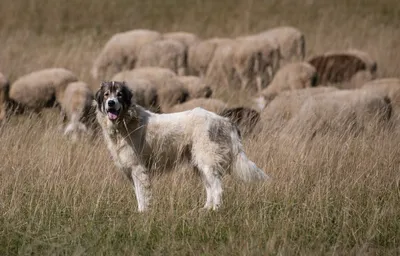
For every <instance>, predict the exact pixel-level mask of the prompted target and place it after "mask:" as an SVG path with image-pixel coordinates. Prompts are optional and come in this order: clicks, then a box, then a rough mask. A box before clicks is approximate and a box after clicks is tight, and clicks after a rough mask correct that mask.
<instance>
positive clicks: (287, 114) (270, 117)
mask: <svg viewBox="0 0 400 256" xmlns="http://www.w3.org/2000/svg"><path fill="white" fill-rule="evenodd" d="M336 90H338V89H337V88H336V87H329V86H326V87H325V86H324V87H312V88H305V89H299V90H289V91H284V92H281V93H280V94H278V95H277V96H276V97H275V98H274V99H273V100H272V101H271V102H270V103H269V104H268V105H266V106H265V108H264V107H263V108H261V122H260V123H259V126H260V127H257V129H261V130H267V131H276V130H278V131H279V130H281V129H282V128H283V127H284V126H285V125H286V123H287V122H288V121H289V120H290V119H291V118H292V117H293V116H294V115H295V114H296V113H297V112H298V111H299V109H300V108H301V106H302V105H303V103H304V102H305V101H306V100H307V99H308V98H309V97H310V96H313V95H317V94H321V93H327V92H332V91H336Z"/></svg>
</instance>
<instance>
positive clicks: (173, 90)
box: [112, 67, 190, 112]
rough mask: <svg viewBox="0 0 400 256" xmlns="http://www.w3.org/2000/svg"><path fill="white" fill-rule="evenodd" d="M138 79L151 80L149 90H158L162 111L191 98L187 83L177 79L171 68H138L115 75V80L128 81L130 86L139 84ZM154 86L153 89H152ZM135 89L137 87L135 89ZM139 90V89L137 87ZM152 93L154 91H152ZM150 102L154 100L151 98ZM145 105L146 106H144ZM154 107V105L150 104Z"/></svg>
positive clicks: (158, 102)
mask: <svg viewBox="0 0 400 256" xmlns="http://www.w3.org/2000/svg"><path fill="white" fill-rule="evenodd" d="M136 79H144V80H147V81H149V83H147V84H148V86H149V87H148V88H149V89H148V90H156V91H157V97H156V99H157V101H156V102H157V104H158V105H157V106H156V108H158V109H159V110H161V111H163V112H164V111H165V110H166V109H168V108H170V107H172V106H173V105H175V104H179V103H183V102H185V101H186V100H188V99H189V97H190V95H189V91H188V90H187V89H186V87H185V85H184V84H183V83H182V82H180V81H179V80H178V79H177V76H176V75H175V74H174V73H173V72H172V71H170V70H168V69H165V68H155V67H147V68H137V69H133V70H130V71H123V72H120V73H118V74H116V75H115V76H114V77H113V79H112V80H113V81H126V82H127V84H128V86H130V88H132V87H135V85H139V83H137V80H136ZM150 88H152V89H150ZM134 90H135V89H134ZM136 91H137V92H138V91H139V90H138V89H136ZM150 95H152V93H150ZM143 97H146V96H143ZM149 100H150V101H149V102H153V103H154V101H152V100H151V99H149ZM144 107H145V106H144ZM148 107H154V106H151V104H150V106H148Z"/></svg>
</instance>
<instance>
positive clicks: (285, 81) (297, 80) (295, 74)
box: [257, 62, 318, 108]
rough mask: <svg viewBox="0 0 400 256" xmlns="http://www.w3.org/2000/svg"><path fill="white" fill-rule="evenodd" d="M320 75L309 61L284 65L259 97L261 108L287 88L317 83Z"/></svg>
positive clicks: (301, 87)
mask: <svg viewBox="0 0 400 256" xmlns="http://www.w3.org/2000/svg"><path fill="white" fill-rule="evenodd" d="M317 81H318V77H317V71H316V69H315V67H314V66H312V65H311V64H309V63H307V62H293V63H289V64H287V65H285V66H284V67H282V68H281V69H280V70H279V71H278V72H277V73H276V75H275V77H274V79H273V80H272V82H271V83H270V84H269V85H268V87H267V88H265V89H264V90H262V91H261V93H260V95H261V96H260V97H259V98H257V101H258V102H259V103H262V104H261V105H260V104H259V105H260V107H261V108H263V107H262V105H267V104H268V102H270V101H271V100H273V99H274V98H275V97H276V96H277V95H278V94H279V93H281V92H283V91H286V90H297V89H303V88H309V87H315V86H316V85H317Z"/></svg>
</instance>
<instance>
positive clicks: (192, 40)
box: [163, 31, 200, 50]
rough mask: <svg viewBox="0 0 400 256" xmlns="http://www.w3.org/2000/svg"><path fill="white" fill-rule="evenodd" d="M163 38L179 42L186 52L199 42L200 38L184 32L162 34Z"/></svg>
mask: <svg viewBox="0 0 400 256" xmlns="http://www.w3.org/2000/svg"><path fill="white" fill-rule="evenodd" d="M163 38H164V39H172V40H175V41H179V42H181V43H182V44H183V45H185V47H186V50H188V49H189V47H190V46H192V45H194V44H196V43H198V42H200V38H199V37H198V36H197V35H195V34H193V33H189V32H184V31H177V32H169V33H164V34H163Z"/></svg>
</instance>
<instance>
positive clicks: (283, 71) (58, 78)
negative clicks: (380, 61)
mask: <svg viewBox="0 0 400 256" xmlns="http://www.w3.org/2000/svg"><path fill="white" fill-rule="evenodd" d="M305 53H306V40H305V37H304V34H303V33H302V32H301V31H300V30H299V29H297V28H294V27H288V26H285V27H277V28H273V29H270V30H267V31H263V32H260V33H258V34H252V35H247V36H241V37H237V38H220V37H216V38H209V39H201V38H199V37H198V36H196V35H195V34H192V33H188V32H172V33H164V34H162V33H159V32H157V31H152V30H145V29H137V30H132V31H128V32H123V33H117V34H115V35H114V36H112V37H111V38H110V39H109V40H108V42H107V43H106V44H105V46H104V47H103V49H102V50H101V52H100V53H99V55H98V56H97V58H96V59H95V60H94V63H93V67H92V69H91V75H92V76H93V78H95V79H96V80H98V81H100V80H115V81H126V83H127V84H128V86H129V87H130V88H131V90H132V91H133V93H134V97H135V100H136V102H137V103H138V104H139V105H141V106H143V107H145V108H148V109H150V110H152V111H154V112H159V113H171V112H179V111H184V110H189V109H192V108H194V107H203V108H205V109H207V110H210V111H213V112H215V113H218V114H220V115H223V116H227V117H229V118H231V119H232V121H234V122H235V123H237V124H238V125H239V127H240V128H241V129H242V130H244V131H245V132H246V133H247V132H249V133H250V132H252V131H254V129H255V128H256V129H262V128H263V127H266V126H268V129H270V130H271V129H272V130H273V129H277V130H286V131H288V132H290V131H293V130H294V127H296V131H298V129H301V130H304V132H306V133H308V134H310V136H315V134H316V133H319V132H321V131H323V132H326V131H332V132H335V131H336V132H337V131H338V132H339V133H341V132H343V129H351V130H356V131H364V130H368V129H369V128H371V127H376V125H379V126H382V125H384V123H391V124H392V123H393V122H392V121H397V108H398V106H400V105H399V104H400V101H399V100H400V98H399V95H400V94H399V93H400V80H399V79H397V78H384V79H377V77H376V74H377V63H376V61H375V60H373V59H372V57H371V56H370V55H369V54H368V53H366V52H363V51H360V50H356V49H346V50H341V51H330V52H326V53H324V54H321V55H316V56H311V57H309V58H306V56H305V55H306V54H305ZM218 87H225V88H235V89H237V90H244V91H246V92H248V93H250V94H252V95H253V99H254V102H253V103H252V106H251V107H243V106H237V107H234V108H232V107H229V106H228V104H226V103H225V102H224V101H222V100H219V99H216V98H213V97H212V96H213V91H214V90H215V88H218ZM226 91H227V92H229V90H226ZM92 101H93V92H92V91H91V89H90V87H89V85H88V84H87V83H85V82H83V81H80V80H79V78H78V77H77V76H76V75H75V74H74V73H73V72H71V71H70V70H67V69H64V68H49V69H44V70H39V71H35V72H32V73H30V74H27V75H24V76H22V77H20V78H18V79H17V80H16V81H14V82H13V83H12V84H10V83H9V82H8V81H7V79H6V77H5V76H4V75H2V74H1V73H0V120H3V121H4V120H5V119H6V118H7V117H9V116H10V114H15V113H21V112H24V111H26V110H33V111H35V112H40V110H42V109H43V108H46V107H55V106H58V107H59V108H60V109H61V113H62V115H61V117H62V119H63V120H64V121H66V120H68V123H67V124H66V125H65V128H64V133H65V134H72V135H73V137H74V138H76V136H78V134H80V133H82V132H83V133H85V132H87V131H88V130H89V129H92V128H94V126H93V125H95V122H94V114H93V113H94V109H93V106H92Z"/></svg>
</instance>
